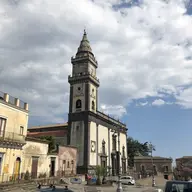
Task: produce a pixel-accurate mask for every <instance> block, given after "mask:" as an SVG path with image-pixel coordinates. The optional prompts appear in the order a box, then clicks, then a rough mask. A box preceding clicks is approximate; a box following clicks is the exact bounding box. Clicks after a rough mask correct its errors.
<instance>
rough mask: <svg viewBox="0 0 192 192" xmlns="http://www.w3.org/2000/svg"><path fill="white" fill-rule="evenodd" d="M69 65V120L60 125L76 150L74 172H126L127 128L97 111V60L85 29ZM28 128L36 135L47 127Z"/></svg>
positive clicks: (69, 143) (116, 173)
mask: <svg viewBox="0 0 192 192" xmlns="http://www.w3.org/2000/svg"><path fill="white" fill-rule="evenodd" d="M71 64H72V74H71V75H69V76H68V82H69V85H70V96H69V114H68V123H67V125H66V124H65V126H60V129H66V130H67V131H66V132H67V134H66V137H65V136H63V139H65V140H67V141H66V142H67V145H71V146H76V147H77V149H78V158H77V173H79V174H80V173H81V174H83V173H91V172H92V171H94V169H95V167H96V165H101V166H103V167H106V168H107V169H108V172H110V174H111V175H118V171H119V169H121V171H122V173H125V172H126V170H127V166H128V165H127V128H126V125H125V124H123V123H122V122H120V121H119V120H116V119H114V118H112V117H110V116H108V115H106V114H104V113H102V112H100V111H99V110H98V96H99V85H100V82H99V79H98V77H97V68H98V63H97V61H96V59H95V56H94V54H93V52H92V49H91V46H90V43H89V40H88V38H87V34H86V31H84V34H83V38H82V40H81V42H80V45H79V47H78V50H77V53H76V55H75V57H72V58H71ZM44 127H45V126H44ZM47 127H48V128H50V127H54V125H52V126H47ZM57 127H58V125H57ZM49 130H50V129H49ZM55 130H56V129H54V131H55ZM28 131H29V132H32V131H33V132H36V133H37V136H38V132H39V133H40V132H41V133H42V131H43V132H46V129H45V128H42V127H41V126H40V127H36V128H35V129H34V128H33V129H30V128H29V129H28ZM50 135H53V134H51V133H50ZM57 135H58V134H57ZM33 136H34V134H33ZM60 141H61V138H60ZM119 152H120V153H119ZM119 154H120V155H119ZM119 165H120V167H119Z"/></svg>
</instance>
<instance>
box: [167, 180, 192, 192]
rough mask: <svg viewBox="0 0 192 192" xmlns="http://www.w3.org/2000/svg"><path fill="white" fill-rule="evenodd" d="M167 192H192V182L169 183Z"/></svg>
mask: <svg viewBox="0 0 192 192" xmlns="http://www.w3.org/2000/svg"><path fill="white" fill-rule="evenodd" d="M165 192H192V182H190V181H167V182H166V185H165Z"/></svg>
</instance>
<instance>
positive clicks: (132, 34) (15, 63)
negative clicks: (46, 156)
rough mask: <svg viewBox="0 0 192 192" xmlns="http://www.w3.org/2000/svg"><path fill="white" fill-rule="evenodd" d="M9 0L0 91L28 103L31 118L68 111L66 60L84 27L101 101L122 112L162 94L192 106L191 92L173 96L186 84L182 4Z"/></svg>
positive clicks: (187, 32) (190, 32)
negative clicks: (136, 101)
mask: <svg viewBox="0 0 192 192" xmlns="http://www.w3.org/2000/svg"><path fill="white" fill-rule="evenodd" d="M10 2H11V1H1V2H0V14H1V17H0V82H1V84H0V90H2V91H4V92H9V93H10V94H11V95H13V96H16V97H20V98H22V99H23V100H25V101H27V102H29V104H30V105H29V106H30V111H31V114H36V113H37V114H38V115H39V116H45V115H46V116H47V117H48V119H52V121H54V119H58V118H59V119H62V118H63V113H67V112H68V98H69V97H68V92H69V85H68V83H67V77H68V75H69V74H70V73H71V64H70V58H71V56H72V55H75V53H76V50H77V47H78V45H79V42H80V40H81V38H82V32H83V28H84V26H86V28H87V31H88V38H89V40H90V42H91V46H92V49H93V52H94V54H95V56H96V58H97V60H98V65H99V69H98V77H99V79H100V83H101V87H100V88H99V101H100V103H103V104H104V105H105V106H122V109H124V108H125V107H126V106H127V104H128V103H129V102H130V101H131V100H132V99H141V98H146V97H148V96H162V93H161V94H160V93H159V91H163V92H165V93H167V94H171V95H172V96H173V97H174V96H175V97H176V99H178V103H179V104H181V105H185V106H186V107H188V108H189V107H190V108H191V107H192V106H191V104H190V101H189V95H188V94H189V93H188V94H187V92H190V89H188V90H187V89H186V90H185V91H183V93H181V94H180V96H177V95H178V93H180V92H179V91H180V88H179V86H185V85H189V84H192V78H191V74H192V67H191V66H192V60H186V58H187V57H189V56H191V55H192V25H191V23H192V17H191V16H188V15H185V14H184V13H185V11H186V10H185V7H184V3H183V1H182V0H170V1H167V2H166V1H162V0H153V1H151V0H143V4H142V5H141V7H136V6H135V7H131V8H123V9H121V10H118V11H115V10H114V9H113V8H112V5H114V4H118V3H119V1H117V0H107V1H101V0H95V1H94V2H93V1H90V0H81V1H71V0H65V1H62V0H57V1H56V2H52V1H49V0H33V1H30V0H25V1H16V3H15V4H13V3H12V4H10ZM122 12H123V14H122ZM109 95H110V97H109ZM162 99H163V98H162ZM50 117H52V118H50ZM65 120H66V119H65ZM63 121H64V120H63Z"/></svg>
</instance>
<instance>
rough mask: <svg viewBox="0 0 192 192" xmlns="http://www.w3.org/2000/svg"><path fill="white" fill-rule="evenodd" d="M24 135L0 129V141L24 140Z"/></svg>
mask: <svg viewBox="0 0 192 192" xmlns="http://www.w3.org/2000/svg"><path fill="white" fill-rule="evenodd" d="M25 137H26V136H25V135H23V134H19V133H15V132H9V131H0V142H1V141H11V142H21V143H23V142H25Z"/></svg>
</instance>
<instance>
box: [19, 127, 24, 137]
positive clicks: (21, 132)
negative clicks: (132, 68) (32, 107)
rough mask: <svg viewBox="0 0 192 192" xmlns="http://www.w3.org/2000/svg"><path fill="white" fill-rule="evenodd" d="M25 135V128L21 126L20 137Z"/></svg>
mask: <svg viewBox="0 0 192 192" xmlns="http://www.w3.org/2000/svg"><path fill="white" fill-rule="evenodd" d="M23 133H24V127H23V126H20V135H23Z"/></svg>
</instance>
